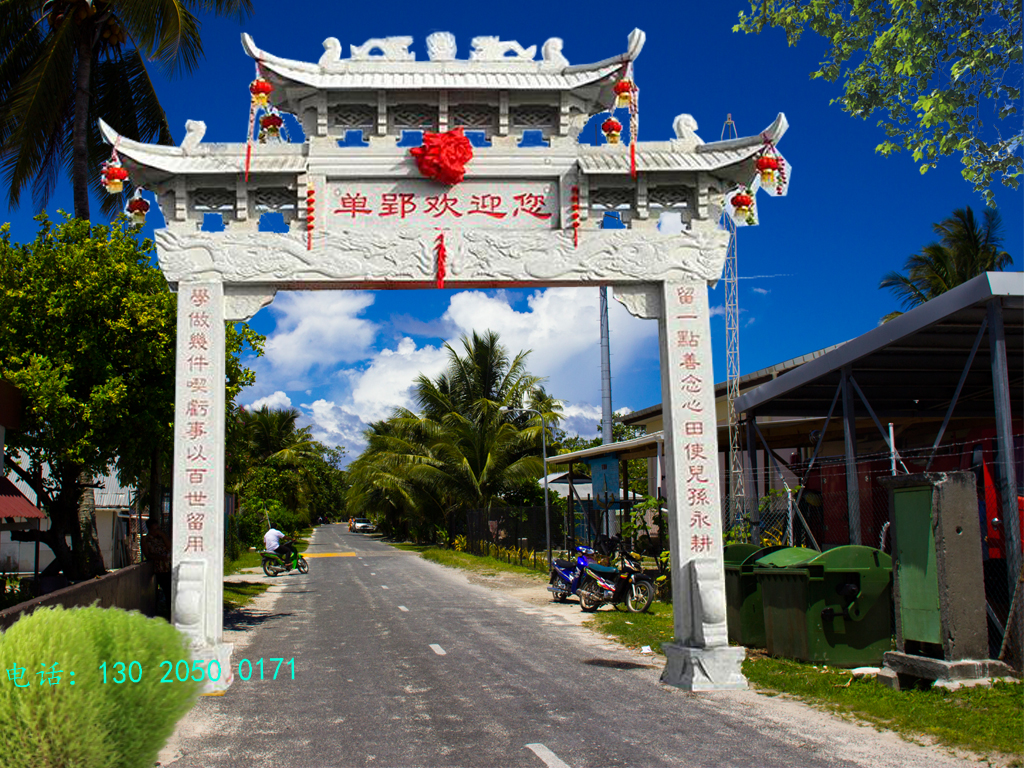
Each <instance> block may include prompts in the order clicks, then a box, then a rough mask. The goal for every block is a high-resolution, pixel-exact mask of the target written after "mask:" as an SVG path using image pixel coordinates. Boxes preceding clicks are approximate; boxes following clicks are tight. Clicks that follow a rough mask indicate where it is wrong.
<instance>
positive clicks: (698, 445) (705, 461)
mask: <svg viewBox="0 0 1024 768" xmlns="http://www.w3.org/2000/svg"><path fill="white" fill-rule="evenodd" d="M696 291H697V288H695V287H693V286H677V287H676V288H675V291H674V292H673V293H672V294H671V298H670V300H669V303H670V305H671V306H670V307H669V308H668V311H669V312H670V315H671V318H670V319H671V320H672V326H673V331H674V335H673V336H672V338H671V343H672V344H674V346H675V347H676V352H677V355H676V358H677V359H678V360H679V363H678V370H676V371H673V373H672V375H673V376H675V378H676V387H675V388H674V392H673V396H674V397H676V398H678V403H677V406H676V409H675V413H676V414H678V418H680V419H681V421H682V423H681V425H680V429H681V434H682V438H683V440H682V451H683V456H682V457H681V458H682V459H683V461H682V462H681V464H680V465H681V466H682V467H683V468H684V470H683V474H682V476H681V477H680V478H679V486H678V488H677V493H678V495H679V497H680V498H679V499H678V500H677V503H678V504H679V507H680V508H681V509H684V510H686V513H685V515H684V518H683V520H682V521H681V522H682V523H683V526H684V530H686V531H687V533H686V534H685V535H684V537H683V545H684V546H685V547H686V548H687V550H688V551H689V554H690V556H700V555H703V554H706V553H710V552H712V551H713V548H714V547H715V546H716V545H717V544H718V543H719V542H718V541H717V540H716V529H715V525H714V521H715V515H717V514H719V510H718V507H717V503H716V501H717V500H716V493H715V487H714V483H715V482H716V478H717V471H716V470H717V464H716V462H717V460H718V459H717V456H715V455H714V451H712V450H711V449H710V448H709V445H710V443H709V438H710V437H712V435H713V433H712V430H714V429H715V427H714V424H713V422H712V423H711V425H709V424H708V420H707V418H706V417H711V416H713V415H714V413H713V411H712V412H711V413H710V414H708V413H705V407H704V403H705V402H706V395H707V394H708V393H707V392H706V391H705V388H706V387H707V386H709V385H708V383H707V382H706V381H705V377H704V376H701V375H700V369H701V367H702V365H703V363H704V361H703V360H702V356H703V355H704V354H706V348H707V345H705V344H704V343H703V342H704V341H705V340H704V339H703V335H704V333H705V331H704V327H703V323H702V322H701V321H700V320H701V317H700V312H699V311H698V307H697V305H696V299H697V294H696Z"/></svg>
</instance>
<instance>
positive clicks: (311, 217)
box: [306, 189, 316, 251]
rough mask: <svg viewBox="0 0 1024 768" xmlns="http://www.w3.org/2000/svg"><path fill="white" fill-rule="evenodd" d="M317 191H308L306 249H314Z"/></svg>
mask: <svg viewBox="0 0 1024 768" xmlns="http://www.w3.org/2000/svg"><path fill="white" fill-rule="evenodd" d="M315 209H316V192H315V191H314V190H312V189H309V190H307V191H306V250H307V251H312V250H313V227H314V225H315V223H316V213H315Z"/></svg>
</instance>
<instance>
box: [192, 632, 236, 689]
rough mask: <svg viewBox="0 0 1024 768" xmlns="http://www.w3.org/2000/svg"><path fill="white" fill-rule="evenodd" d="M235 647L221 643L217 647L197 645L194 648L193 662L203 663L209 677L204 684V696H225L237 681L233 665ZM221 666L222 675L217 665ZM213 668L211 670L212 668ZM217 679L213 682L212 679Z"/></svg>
mask: <svg viewBox="0 0 1024 768" xmlns="http://www.w3.org/2000/svg"><path fill="white" fill-rule="evenodd" d="M234 648H235V646H234V645H232V644H231V643H219V644H217V645H195V644H193V646H192V659H193V661H199V662H202V665H203V670H205V671H206V672H207V677H206V680H205V682H204V683H203V690H202V694H201V695H203V696H223V695H224V693H225V692H226V691H227V689H228V687H229V686H230V685H231V683H233V682H234V681H235V671H234V669H233V668H232V665H231V652H232V651H233V650H234ZM214 662H216V663H214ZM218 664H219V665H220V675H218V674H217V665H218ZM211 665H212V667H213V669H212V670H211V669H210V667H211ZM211 676H212V677H217V678H219V679H217V680H211V679H210V677H211Z"/></svg>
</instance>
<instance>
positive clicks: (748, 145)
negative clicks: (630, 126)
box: [579, 112, 789, 177]
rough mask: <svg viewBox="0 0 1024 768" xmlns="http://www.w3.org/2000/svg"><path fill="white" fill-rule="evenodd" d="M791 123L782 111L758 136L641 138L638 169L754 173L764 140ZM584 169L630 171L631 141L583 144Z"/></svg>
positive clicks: (777, 135) (774, 137)
mask: <svg viewBox="0 0 1024 768" xmlns="http://www.w3.org/2000/svg"><path fill="white" fill-rule="evenodd" d="M787 128H789V123H788V122H787V121H786V116H785V115H784V114H782V113H781V112H780V113H779V116H778V117H776V118H775V121H774V122H773V123H772V124H771V125H770V126H768V127H767V128H765V130H764V131H762V132H761V133H760V134H758V135H757V136H744V137H742V138H738V139H729V140H727V141H715V142H711V143H709V144H698V145H696V146H694V147H693V148H690V147H691V146H692V144H691V143H690V142H688V141H686V140H680V139H676V140H673V141H647V142H645V141H641V142H639V143H638V144H637V145H636V167H637V170H638V171H691V172H701V171H704V172H709V171H721V170H723V169H726V168H730V167H731V166H736V168H737V170H740V171H741V175H742V176H743V177H748V176H749V175H750V171H749V169H747V168H745V167H743V164H744V163H745V162H746V161H749V160H751V159H753V158H754V157H755V156H757V155H758V154H759V153H760V152H761V149H762V148H763V147H764V142H765V141H766V140H767V141H771V142H772V143H775V142H778V141H779V139H781V138H782V136H783V134H784V133H785V132H786V129H787ZM579 164H580V169H581V170H582V171H583V172H584V173H587V174H606V173H607V174H621V173H629V172H630V152H629V145H628V144H601V145H599V146H596V147H595V146H589V145H583V144H581V145H580V147H579Z"/></svg>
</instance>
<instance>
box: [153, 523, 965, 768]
mask: <svg viewBox="0 0 1024 768" xmlns="http://www.w3.org/2000/svg"><path fill="white" fill-rule="evenodd" d="M309 551H310V553H312V554H319V555H337V554H340V553H352V554H350V555H348V556H328V557H315V558H310V561H309V562H310V572H309V574H307V575H305V576H302V575H298V574H294V573H293V574H288V575H286V576H282V577H279V578H278V579H276V580H275V585H274V586H273V587H272V588H271V590H270V591H268V593H267V594H266V595H264V596H263V597H261V598H260V599H259V600H258V601H257V603H256V604H255V605H254V610H252V611H251V612H249V613H247V614H245V615H243V616H242V618H241V619H240V620H238V621H237V622H235V623H234V624H229V625H228V626H229V629H230V631H229V632H227V633H226V638H225V639H226V641H228V642H234V643H236V650H235V654H234V660H235V661H234V663H235V669H236V671H237V670H238V669H239V667H238V665H239V663H240V662H241V660H242V659H248V660H249V662H250V664H252V665H253V667H252V669H253V673H252V676H251V677H250V679H249V680H248V681H244V680H241V679H238V680H236V681H235V683H234V685H233V686H232V688H231V689H230V690H229V691H228V693H227V695H225V696H223V697H205V698H203V699H201V700H200V702H199V703H198V704H197V705H196V707H195V708H194V709H193V711H192V712H191V713H190V714H189V715H188V716H187V717H186V718H185V719H184V720H183V721H182V723H181V724H180V725H179V729H178V731H177V732H176V734H175V736H174V738H173V739H172V741H171V743H170V744H169V746H168V749H167V750H165V753H164V754H163V755H162V758H161V759H162V764H164V765H167V764H173V765H174V766H175V768H200V767H202V768H221V767H223V768H235V767H236V766H237V767H239V768H241V767H243V766H286V767H288V768H321V767H324V766H388V767H391V766H394V767H395V768H398V767H402V768H404V767H410V768H411V767H412V766H424V767H428V766H429V767H430V768H442V767H447V766H467V767H472V768H492V767H493V768H510V767H512V766H524V767H529V768H544V766H545V765H547V766H548V768H566V767H568V768H587V767H591V766H592V767H594V768H605V767H611V766H631V767H636V768H657V767H658V766H693V767H694V768H696V767H698V766H699V767H701V768H704V767H706V768H726V767H728V766H737V767H742V768H747V767H748V766H749V767H750V768H753V767H754V766H757V768H818V767H819V766H836V767H846V766H850V767H852V766H865V767H866V766H870V767H871V768H885V767H886V766H891V767H892V768H896V767H897V766H899V767H900V768H914V767H915V766H920V767H921V768H944V766H959V765H967V764H968V763H967V762H966V761H964V762H961V761H959V760H957V759H955V758H953V757H951V756H949V755H947V754H946V753H944V752H941V751H939V750H937V749H935V748H926V747H920V746H917V745H912V744H908V743H907V742H904V741H902V740H901V739H899V738H898V737H896V736H894V735H892V734H884V733H878V732H876V731H874V730H873V729H871V728H867V727H863V726H857V725H854V724H850V723H846V722H843V721H840V720H839V719H837V718H834V717H832V716H830V715H826V714H823V713H819V712H816V711H814V710H811V709H809V708H807V707H804V706H803V705H800V704H797V703H795V702H787V701H783V700H781V699H778V698H771V697H766V696H762V695H759V694H756V693H753V692H728V693H726V692H723V693H714V694H690V693H685V692H681V691H679V690H677V689H674V688H669V687H667V686H664V685H662V684H660V683H659V682H658V676H659V674H660V671H661V662H660V660H659V659H657V658H652V657H651V656H641V655H639V654H637V653H635V652H632V651H629V650H626V649H623V648H621V647H619V646H617V645H614V644H612V643H610V642H608V640H607V639H606V638H602V637H601V636H599V635H596V634H594V633H593V632H592V631H590V630H588V629H585V628H583V627H581V626H580V623H579V620H580V616H579V607H578V605H576V604H568V605H556V604H553V603H552V604H549V605H538V604H537V603H536V602H534V603H530V602H524V601H523V600H520V599H518V598H516V597H515V596H513V595H510V594H507V593H502V592H499V591H495V590H492V589H487V588H485V587H482V586H478V585H474V584H472V583H470V581H469V579H467V577H466V575H465V574H464V573H462V572H460V571H455V570H451V569H446V568H442V567H441V566H438V565H435V564H433V563H429V562H426V561H423V560H422V559H420V558H419V557H418V556H417V555H415V554H412V553H407V552H402V551H399V550H395V549H394V548H392V547H389V546H387V545H386V544H383V543H381V542H380V541H378V540H376V539H374V538H372V537H365V536H362V535H358V534H351V533H349V532H348V530H347V527H346V526H342V525H335V526H325V527H322V528H319V529H318V530H317V532H316V534H315V538H314V539H313V546H311V548H310V550H309ZM536 590H537V591H538V592H543V591H544V587H543V585H538V586H537V587H536ZM545 594H547V593H545ZM260 658H262V659H264V665H263V675H264V678H266V679H264V680H262V681H261V680H259V679H258V678H259V675H260V672H259V665H258V664H256V662H257V660H258V659H260ZM271 658H283V659H284V660H285V662H284V664H282V665H281V667H280V669H279V670H278V674H277V679H276V680H273V679H270V678H271V677H272V674H273V671H274V667H275V666H276V662H273V663H271V662H270V661H269V659H271ZM289 659H294V660H295V663H294V667H295V679H294V680H292V679H290V678H291V668H290V666H289V665H288V660H289ZM246 671H247V669H246V668H245V665H244V664H243V665H242V674H243V675H244V674H245V673H246Z"/></svg>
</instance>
